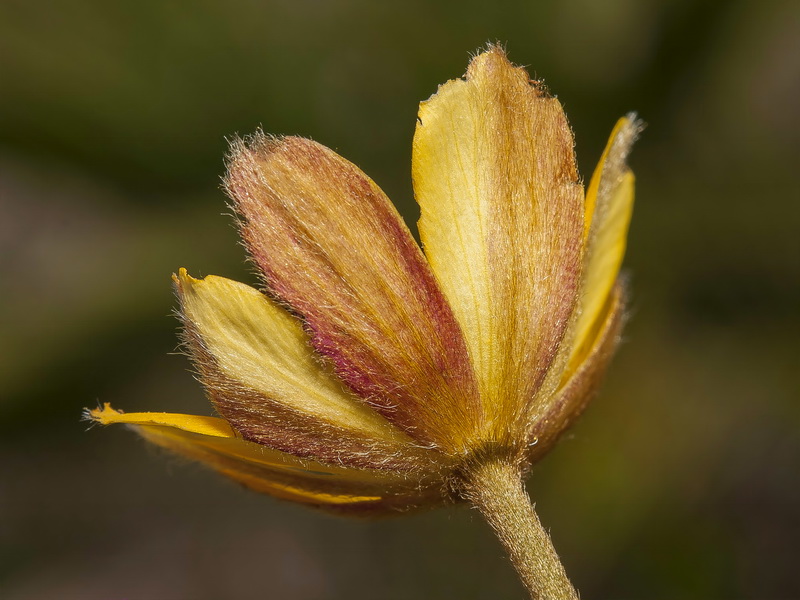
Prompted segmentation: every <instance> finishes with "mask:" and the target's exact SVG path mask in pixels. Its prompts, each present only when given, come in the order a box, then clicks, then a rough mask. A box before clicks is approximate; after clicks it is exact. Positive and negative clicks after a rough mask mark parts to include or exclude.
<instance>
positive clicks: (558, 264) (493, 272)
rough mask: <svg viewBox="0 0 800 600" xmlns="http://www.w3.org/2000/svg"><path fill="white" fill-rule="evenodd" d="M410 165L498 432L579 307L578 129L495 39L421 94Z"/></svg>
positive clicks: (440, 273) (515, 414)
mask: <svg viewBox="0 0 800 600" xmlns="http://www.w3.org/2000/svg"><path fill="white" fill-rule="evenodd" d="M412 170H413V179H414V191H415V194H416V197H417V202H418V203H419V205H420V208H421V218H420V221H419V230H420V236H421V238H422V242H423V246H424V248H425V253H426V255H427V257H428V260H429V261H430V263H431V267H432V268H433V271H434V273H435V274H436V277H437V279H438V281H439V284H440V285H441V287H442V289H443V290H444V292H445V295H446V296H447V298H448V300H449V301H450V304H451V305H452V306H453V311H454V313H455V315H456V318H457V319H458V322H459V323H460V324H461V327H462V329H463V330H464V334H465V337H466V339H467V346H468V348H469V351H470V356H471V358H472V362H473V365H474V368H475V371H476V377H477V378H478V381H479V386H480V391H481V398H482V402H483V405H484V408H485V410H486V411H487V414H492V415H493V417H492V420H491V422H489V423H487V427H488V428H489V430H490V436H491V437H494V438H498V437H501V438H502V437H503V436H506V435H508V432H511V431H519V427H516V426H515V422H516V421H518V420H519V419H525V417H526V414H527V412H528V405H529V404H531V403H535V402H536V401H537V394H538V393H539V392H540V389H541V388H542V385H543V382H544V380H545V377H546V376H547V374H548V371H549V370H550V367H551V365H552V363H553V360H554V358H555V357H556V355H557V353H558V349H559V345H560V344H561V341H562V338H563V336H564V333H565V330H566V328H567V325H568V324H569V321H570V315H571V314H572V312H573V309H574V306H575V301H576V297H577V289H578V283H579V278H580V269H581V256H582V250H583V236H582V231H583V212H582V210H583V189H582V186H581V184H580V183H579V180H578V174H577V170H576V166H575V157H574V153H573V138H572V132H571V131H570V128H569V125H568V124H567V120H566V118H565V116H564V112H563V110H562V108H561V105H560V104H559V102H558V100H556V99H555V98H552V97H550V96H548V95H547V94H546V93H545V91H544V89H543V88H542V86H541V85H540V84H539V83H538V82H532V81H531V80H530V78H529V76H528V74H527V73H526V72H525V70H524V69H522V68H517V67H514V66H513V65H512V64H511V63H510V62H509V61H508V59H507V58H506V56H505V54H504V52H503V51H502V49H500V48H498V47H492V48H490V49H489V50H488V51H487V52H485V53H483V54H481V55H479V56H477V57H476V58H475V59H474V60H473V61H472V63H471V64H470V65H469V69H468V71H467V74H466V78H465V79H459V80H454V81H450V82H448V83H446V84H444V85H442V86H441V87H440V88H439V91H438V92H437V93H436V94H435V95H434V96H432V97H431V99H430V100H428V101H426V102H423V103H422V104H421V105H420V110H419V119H418V123H417V130H416V134H415V136H414V144H413V159H412ZM556 383H557V380H556ZM543 393H544V392H543ZM544 395H546V394H544Z"/></svg>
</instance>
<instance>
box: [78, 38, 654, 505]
mask: <svg viewBox="0 0 800 600" xmlns="http://www.w3.org/2000/svg"><path fill="white" fill-rule="evenodd" d="M639 127H640V126H639V124H638V122H637V120H636V119H635V117H634V116H633V115H629V116H627V117H625V118H622V119H620V121H619V122H618V123H617V125H616V127H615V128H614V130H613V132H612V134H611V138H610V140H609V142H608V145H607V147H606V149H605V151H604V152H603V155H602V158H601V160H600V164H599V166H598V167H597V169H596V171H595V173H594V175H593V176H592V178H591V180H590V183H589V186H588V189H587V191H586V194H584V188H583V185H582V184H581V181H580V178H579V176H578V173H577V169H576V165H575V156H574V152H573V137H572V132H571V130H570V128H569V125H568V124H567V121H566V118H565V116H564V113H563V110H562V107H561V104H560V103H559V102H558V100H556V99H555V98H553V97H551V96H549V95H548V94H547V93H546V91H545V90H544V88H543V86H542V84H541V83H540V82H538V81H531V80H530V78H529V76H528V74H527V73H526V71H525V70H524V69H522V68H520V67H515V66H513V65H512V64H511V63H510V62H509V61H508V59H507V58H506V55H505V53H504V51H503V50H502V49H501V48H499V47H496V46H491V47H489V48H488V49H487V50H486V51H484V52H483V53H481V54H479V55H478V56H476V57H475V58H474V59H473V60H472V62H471V63H470V65H469V68H468V71H467V73H466V76H465V78H464V79H457V80H453V81H449V82H448V83H446V84H444V85H442V86H440V88H439V90H438V92H437V93H436V94H434V95H433V96H432V97H431V98H430V99H429V100H427V101H425V102H423V103H422V104H421V106H420V110H419V118H418V122H417V128H416V133H415V136H414V142H413V159H412V175H413V182H414V191H415V195H416V198H417V201H418V203H419V205H420V208H421V218H420V220H419V233H420V237H421V240H422V245H423V247H424V253H423V251H422V250H421V249H420V247H419V246H418V245H417V243H416V242H415V241H414V239H413V237H412V235H411V233H410V232H409V230H408V228H407V227H406V225H405V224H404V222H403V220H402V218H401V217H400V216H399V214H398V213H397V212H396V210H395V209H394V207H393V206H392V204H391V203H390V202H389V200H388V199H387V198H386V196H385V195H384V194H383V192H382V191H381V190H380V188H378V186H377V185H376V184H375V183H374V182H373V181H372V180H370V179H369V178H368V177H367V176H366V175H365V174H364V173H362V172H361V171H360V170H359V169H358V168H357V167H356V166H355V165H353V164H351V163H350V162H348V161H346V160H345V159H343V158H341V157H340V156H338V155H337V154H336V153H334V152H333V151H332V150H330V149H328V148H326V147H324V146H322V145H320V144H318V143H316V142H313V141H311V140H308V139H302V138H297V137H285V138H276V137H269V136H266V135H264V134H263V133H261V132H257V133H255V134H254V135H252V136H250V137H249V138H246V139H244V140H241V139H237V140H236V141H234V143H233V146H232V149H231V152H230V156H229V158H228V173H227V176H226V178H225V188H226V190H227V193H228V194H229V196H230V198H231V199H232V201H233V206H234V207H235V210H236V212H237V213H238V215H239V225H240V229H241V233H242V236H243V238H244V240H245V243H246V245H247V248H248V250H249V252H250V255H251V256H252V259H253V262H254V263H255V265H256V266H257V267H258V269H259V271H260V274H261V276H262V277H263V283H264V291H263V292H262V291H259V290H256V289H254V288H252V287H250V286H247V285H245V284H243V283H238V282H236V281H231V280H229V279H225V278H223V277H216V276H208V277H206V278H204V279H194V278H192V277H190V276H189V275H188V274H187V272H186V271H185V270H184V269H181V270H180V272H179V273H178V274H177V275H176V276H174V281H175V286H176V289H177V293H178V297H179V299H180V304H181V316H182V320H183V323H184V327H185V329H184V331H185V336H184V337H185V342H186V346H187V347H188V349H189V352H190V353H191V356H192V358H193V360H194V364H195V366H196V370H197V372H198V374H199V378H200V380H201V381H202V383H203V385H204V386H205V389H206V391H207V393H208V396H209V398H210V400H211V402H212V404H213V405H214V408H215V409H216V411H217V412H218V414H219V415H220V416H219V417H203V416H193V415H182V414H169V413H123V412H120V411H116V410H114V409H113V408H111V407H110V406H109V405H108V404H106V405H105V406H104V407H103V408H101V409H96V410H92V411H90V417H91V418H92V419H93V420H95V421H97V422H99V423H102V424H104V425H107V424H112V423H124V424H127V425H130V426H131V427H133V429H135V431H137V432H138V433H139V434H141V435H142V436H144V437H145V438H146V439H147V440H149V441H151V442H153V443H155V444H157V445H159V446H162V447H164V448H166V449H168V450H170V451H172V452H175V453H177V454H180V455H183V456H186V457H189V458H191V459H195V460H197V461H200V462H202V463H205V464H207V465H208V466H210V467H212V468H213V469H215V470H216V471H219V472H220V473H222V474H224V475H226V476H228V477H230V478H232V479H234V480H236V481H239V482H241V483H243V484H244V485H246V486H247V487H250V488H252V489H254V490H257V491H260V492H265V493H267V494H270V495H273V496H276V497H278V498H283V499H288V500H294V501H297V502H302V503H305V504H309V505H313V506H316V507H320V508H324V509H328V510H331V511H336V512H348V513H356V514H363V513H386V512H392V511H398V510H399V511H404V510H409V509H413V508H420V507H425V506H430V505H435V504H441V503H446V502H451V501H455V500H459V499H462V498H464V497H466V498H468V499H474V498H476V497H477V496H479V495H480V494H477V493H472V494H470V493H469V489H471V488H470V484H469V482H470V481H475V480H476V479H478V480H479V479H480V476H474V475H475V474H476V473H480V472H483V471H485V470H486V469H485V467H486V466H487V465H495V464H502V465H505V466H506V467H508V468H509V469H511V470H512V471H513V472H514V473H516V474H517V475H518V476H519V477H521V476H522V475H524V473H525V472H526V471H527V469H528V467H529V466H530V464H532V463H533V462H534V461H536V460H537V459H539V458H540V457H541V456H542V455H543V454H544V453H545V452H547V450H548V449H549V448H550V447H551V446H552V445H553V443H554V442H555V441H556V439H557V438H558V436H559V435H560V434H561V433H562V432H563V431H564V430H565V429H566V428H567V427H568V426H569V425H570V424H571V423H572V422H573V421H574V420H575V418H576V417H577V416H578V414H579V413H580V412H581V411H582V410H583V408H584V406H585V405H586V403H587V401H588V399H589V398H590V396H591V395H592V393H593V392H594V390H595V389H596V388H597V385H598V383H599V380H600V377H601V375H602V374H603V372H604V371H605V369H606V365H607V363H608V361H609V358H610V356H611V354H612V352H613V350H614V347H615V345H616V343H617V340H618V337H619V331H620V326H621V321H622V314H623V297H624V292H623V286H622V285H621V284H620V283H619V279H618V273H619V268H620V263H621V261H622V257H623V253H624V250H625V239H626V234H627V229H628V223H629V220H630V215H631V209H632V203H633V182H634V178H633V174H632V173H631V171H630V170H629V169H628V167H627V165H626V157H627V154H628V152H629V150H630V147H631V144H632V143H633V141H634V139H635V137H636V135H637V133H638V130H639ZM464 482H467V483H466V484H465V483H464ZM464 490H467V492H464Z"/></svg>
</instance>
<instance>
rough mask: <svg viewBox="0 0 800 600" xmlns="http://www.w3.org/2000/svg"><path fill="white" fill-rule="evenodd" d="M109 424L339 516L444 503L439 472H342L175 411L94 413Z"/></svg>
mask: <svg viewBox="0 0 800 600" xmlns="http://www.w3.org/2000/svg"><path fill="white" fill-rule="evenodd" d="M89 414H90V417H91V418H92V419H93V420H95V421H97V422H99V423H102V424H104V425H109V424H113V423H122V424H127V425H129V426H131V427H132V428H133V429H134V430H135V431H136V432H137V433H139V434H140V435H142V436H143V437H144V438H145V439H147V440H148V441H150V442H152V443H154V444H156V445H158V446H161V447H163V448H166V449H167V450H169V451H171V452H174V453H176V454H178V455H180V456H183V457H185V458H189V459H192V460H196V461H199V462H201V463H203V464H205V465H206V466H208V467H211V468H212V469H214V470H216V471H218V472H220V473H222V474H223V475H226V476H228V477H230V478H231V479H234V480H236V481H238V482H240V483H242V484H244V485H245V486H247V487H249V488H251V489H254V490H256V491H259V492H262V493H267V494H270V495H272V496H275V497H278V498H282V499H286V500H294V501H298V502H303V503H305V504H310V505H313V506H318V507H320V508H326V509H328V510H333V511H336V512H342V511H348V512H355V513H358V512H362V513H366V512H368V513H375V512H382V511H383V512H385V511H393V510H400V509H408V508H411V507H414V506H418V505H422V504H425V505H430V504H433V503H441V502H442V501H443V500H444V496H443V494H442V491H441V490H440V486H439V484H438V483H437V482H436V480H435V474H428V475H427V478H413V477H409V475H408V474H401V473H394V472H387V471H380V470H369V469H353V468H342V467H339V466H334V465H329V464H324V463H320V462H318V461H312V460H302V459H299V458H297V457H295V456H292V455H289V454H286V453H283V452H279V451H277V450H273V449H270V448H266V447H264V446H261V445H259V444H255V443H253V442H248V441H246V440H243V439H241V438H239V437H237V436H236V435H235V432H234V431H233V430H232V429H231V428H230V426H229V425H228V424H227V423H226V422H225V421H224V420H223V419H219V418H215V417H201V416H195V415H182V414H170V413H122V412H119V411H116V410H114V409H113V408H111V407H110V406H109V405H108V404H106V405H105V407H104V408H102V409H95V410H92V411H89Z"/></svg>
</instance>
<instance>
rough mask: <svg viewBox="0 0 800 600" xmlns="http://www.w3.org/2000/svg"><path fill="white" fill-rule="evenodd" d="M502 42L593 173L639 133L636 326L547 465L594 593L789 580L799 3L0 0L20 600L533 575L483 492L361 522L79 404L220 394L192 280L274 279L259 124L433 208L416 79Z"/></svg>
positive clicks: (537, 483)
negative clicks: (242, 185)
mask: <svg viewBox="0 0 800 600" xmlns="http://www.w3.org/2000/svg"><path fill="white" fill-rule="evenodd" d="M487 41H501V42H504V43H506V44H507V48H508V50H509V53H510V56H511V58H512V60H514V61H515V62H517V63H522V64H526V65H529V67H530V70H531V72H532V74H534V75H536V76H538V77H543V78H544V79H545V81H546V82H547V83H548V85H549V87H550V88H551V90H553V91H554V92H555V93H557V94H558V96H559V98H560V99H561V101H562V102H563V103H564V105H565V107H566V110H567V112H568V115H569V117H570V119H571V122H572V125H573V128H574V130H575V133H576V138H577V151H578V157H579V161H580V166H581V169H582V172H583V174H584V175H585V176H587V177H588V175H589V174H590V173H591V169H592V168H593V166H594V163H595V161H596V160H597V158H598V156H599V153H600V151H601V149H602V146H603V144H604V142H605V138H606V136H607V134H608V132H609V131H610V129H611V127H612V125H613V123H614V121H615V120H616V118H617V117H618V116H620V115H622V114H624V113H625V112H627V111H630V110H637V111H638V112H639V113H640V115H641V116H642V117H643V118H644V119H645V120H646V121H647V123H648V124H649V125H648V128H647V130H646V132H645V133H644V135H643V137H642V139H641V142H640V143H639V144H638V145H637V147H636V149H635V152H634V154H633V157H632V165H633V167H634V169H635V171H636V173H637V176H638V183H637V185H638V190H637V191H638V197H637V207H636V213H635V217H634V222H633V226H632V231H631V237H630V245H629V253H628V257H627V259H626V264H627V268H628V269H629V271H630V278H631V283H632V290H633V295H632V298H633V301H632V307H631V311H630V322H629V325H628V327H627V330H626V336H625V343H624V345H623V346H622V347H621V349H620V351H619V354H618V356H617V358H616V360H615V362H614V364H613V366H612V369H611V371H610V373H609V377H608V379H607V381H606V385H605V387H604V389H603V392H602V394H601V396H600V397H599V398H598V399H597V400H596V401H595V403H594V404H593V405H592V406H591V407H590V409H589V411H588V412H587V414H586V415H585V417H584V418H583V419H582V421H581V422H580V423H579V424H578V426H577V427H575V428H574V430H573V431H572V432H571V434H570V435H569V436H568V437H567V438H566V439H565V440H564V441H563V443H561V444H560V445H559V446H558V448H557V449H556V450H555V451H554V452H552V454H551V455H550V456H548V457H547V458H546V459H545V460H544V461H543V462H541V463H540V464H539V465H537V466H536V468H535V469H534V471H533V474H532V477H531V479H530V483H529V489H530V491H531V494H532V496H533V497H534V499H535V501H536V502H537V507H538V510H539V512H540V515H541V517H542V520H543V521H544V522H545V523H546V525H547V526H548V527H549V528H550V529H551V532H552V535H553V538H554V540H555V544H556V546H557V548H558V550H559V551H560V553H561V555H562V557H563V560H564V562H565V564H566V566H567V570H568V572H569V573H570V575H571V576H572V578H573V580H574V582H575V583H576V585H577V586H578V587H579V588H580V589H581V591H582V594H583V597H585V598H664V599H673V598H681V599H694V598H697V599H709V598H769V599H778V598H781V599H785V598H800V583H798V577H797V567H798V564H800V551H798V543H797V539H798V534H800V509H799V508H798V507H800V480H799V479H798V466H799V465H800V460H799V459H800V436H798V431H800V428H799V427H798V426H799V425H800V383H798V381H800V380H799V379H798V370H799V369H800V361H799V360H798V358H799V355H800V353H799V352H798V343H797V340H798V337H800V320H798V308H800V243H799V242H798V236H799V235H800V230H799V228H798V225H799V224H800V218H798V217H800V195H799V194H798V186H797V176H798V170H799V169H800V110H798V107H800V4H798V3H797V2H794V1H792V0H762V1H759V2H755V1H742V0H726V1H713V0H709V1H693V0H606V1H603V2H596V1H595V0H552V1H540V2H494V3H490V2H484V1H481V2H478V1H472V0H461V1H458V2H455V1H442V2H422V1H420V0H407V1H405V2H378V1H369V0H338V1H323V0H261V1H253V0H234V1H230V2H221V1H211V0H201V1H196V2H176V1H171V0H167V1H165V0H136V1H133V0H131V1H124V2H123V1H111V2H109V1H108V0H71V1H70V2H57V1H55V0H45V1H43V2H29V1H27V0H3V1H2V2H0V597H2V598H4V599H7V600H23V599H24V600H32V599H50V598H59V599H72V598H80V599H87V600H91V599H123V598H125V599H162V598H163V599H191V600H195V599H197V600H204V599H208V600H213V599H234V600H236V599H249V598H276V599H287V600H302V599H329V598H330V599H334V598H349V599H373V598H386V599H405V598H448V599H449V598H458V599H464V600H467V599H484V598H486V599H496V598H509V599H513V598H523V597H524V593H523V590H522V588H521V586H520V585H519V584H518V583H517V581H516V577H515V575H514V573H513V571H512V569H511V567H510V566H509V565H508V564H507V563H506V561H505V559H504V557H503V556H502V552H501V550H500V547H499V545H498V544H497V543H496V541H495V540H494V539H493V538H492V535H491V533H490V532H489V531H488V528H487V527H486V526H485V524H484V523H483V522H482V521H481V520H480V519H479V518H477V516H476V515H474V514H473V513H472V512H471V511H469V510H467V509H460V510H459V509H453V510H439V511H435V512H432V513H428V514H421V515H417V516H412V517H406V518H398V519H393V520H387V521H351V520H346V519H340V518H334V517H328V516H325V515H321V514H318V513H316V512H313V511H310V510H307V509H304V508H301V507H296V506H293V505H289V504H283V503H280V502H277V501H274V500H272V499H270V498H267V497H262V496H258V495H256V494H253V493H250V492H247V491H245V490H242V489H240V488H238V487H237V486H236V485H234V484H231V483H228V482H227V481H223V480H222V479H221V478H219V477H216V476H214V475H213V474H211V473H209V472H206V471H204V470H203V469H202V468H199V467H196V466H192V465H186V464H183V463H181V462H180V461H176V460H173V459H167V458H166V457H165V456H164V455H163V454H161V453H160V452H158V451H155V450H153V449H151V448H148V447H145V445H144V443H143V442H141V441H140V440H139V439H137V438H136V437H135V436H134V435H132V434H130V433H128V432H126V431H125V430H124V429H114V428H111V429H108V430H102V429H100V428H94V429H92V430H87V425H86V423H82V422H80V420H79V419H80V414H81V408H82V407H84V406H95V405H96V404H97V403H98V402H103V401H111V402H113V404H114V405H115V406H118V407H122V408H125V409H127V410H129V411H131V410H165V411H186V412H194V413H199V414H210V409H209V407H208V404H207V403H206V401H205V399H204V398H203V393H202V390H201V389H200V387H199V385H198V384H197V383H195V382H194V381H193V380H192V377H191V375H190V374H189V372H188V367H189V365H188V361H187V360H186V358H185V357H183V356H181V355H180V354H177V353H176V352H175V350H176V346H177V342H176V335H175V334H176V325H177V323H176V321H175V319H174V318H173V317H172V316H171V314H170V312H171V310H172V309H173V308H174V305H175V302H174V298H173V296H172V291H171V285H170V274H171V273H172V272H173V271H174V270H176V269H177V268H178V267H181V266H184V267H187V268H188V269H189V270H190V272H191V273H193V274H194V275H196V276H200V275H206V274H210V273H214V274H219V275H224V276H228V277H232V278H235V279H240V280H244V281H247V282H250V283H255V281H256V279H255V277H254V275H253V274H252V272H251V271H250V269H249V268H248V267H247V266H246V265H245V263H244V251H243V249H242V248H241V246H240V245H239V244H238V240H237V236H236V233H235V231H234V228H233V227H232V220H231V218H230V217H229V216H226V214H225V213H227V212H228V211H227V209H226V207H225V198H224V196H223V194H222V192H221V191H220V189H219V177H220V175H221V173H222V169H223V166H222V157H223V154H224V152H225V150H226V142H225V137H226V136H230V135H231V134H233V133H235V132H239V133H248V132H251V131H252V130H254V129H255V128H256V127H257V126H258V125H259V124H262V125H263V127H264V129H265V130H266V131H269V132H274V133H286V134H300V135H305V136H310V137H313V138H314V139H316V140H318V141H320V142H322V143H324V144H326V145H328V146H330V147H332V148H335V149H336V150H338V151H339V152H340V153H341V154H343V155H344V156H346V157H347V158H349V159H350V160H352V161H353V162H355V163H356V164H358V165H360V166H361V167H362V168H363V169H364V170H365V171H366V172H367V173H369V174H370V175H371V176H372V177H373V178H374V179H375V180H376V181H377V182H378V183H379V184H380V185H381V186H382V187H383V188H384V189H385V190H386V191H387V193H388V194H389V196H390V197H391V198H393V199H394V200H395V202H396V203H397V204H398V205H399V206H400V208H401V211H402V212H403V214H404V216H405V217H406V218H407V220H408V222H409V223H410V224H412V225H413V223H414V222H415V221H416V218H417V209H416V206H415V204H414V202H413V195H412V190H411V183H410V175H409V173H410V145H411V138H412V134H413V130H414V123H415V114H416V109H417V103H418V102H419V101H420V100H423V99H425V98H427V97H428V96H430V95H431V94H432V93H433V92H435V91H436V86H437V85H438V84H439V83H441V82H444V81H446V80H447V79H450V78H454V77H457V76H460V75H461V74H462V73H463V72H464V69H465V67H466V64H467V60H468V57H469V53H470V52H472V51H475V50H476V49H478V48H479V47H481V46H482V45H483V44H484V43H485V42H487Z"/></svg>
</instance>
